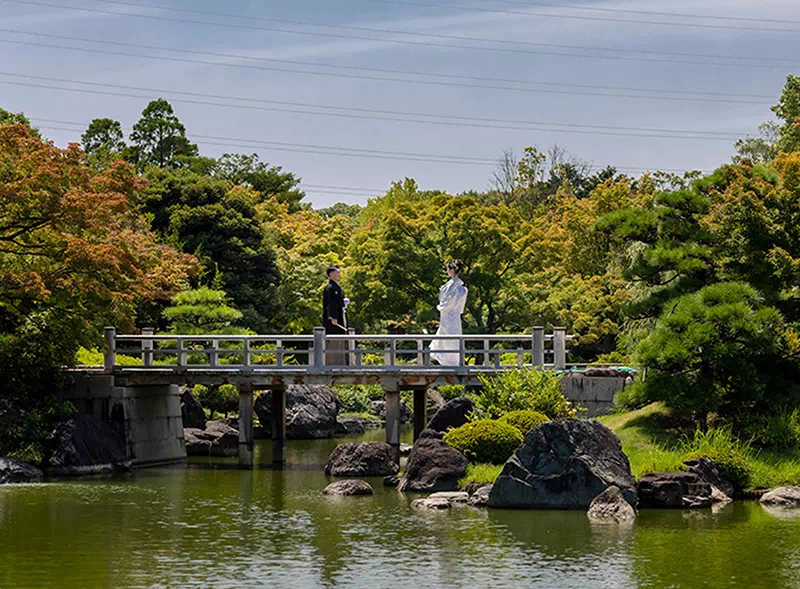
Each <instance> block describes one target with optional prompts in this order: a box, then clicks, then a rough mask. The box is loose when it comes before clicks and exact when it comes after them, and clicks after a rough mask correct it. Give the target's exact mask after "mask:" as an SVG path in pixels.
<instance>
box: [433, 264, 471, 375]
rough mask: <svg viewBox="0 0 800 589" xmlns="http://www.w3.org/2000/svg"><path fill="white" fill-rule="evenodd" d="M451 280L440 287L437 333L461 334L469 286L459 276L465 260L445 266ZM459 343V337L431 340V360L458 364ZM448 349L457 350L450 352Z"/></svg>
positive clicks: (445, 364)
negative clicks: (462, 317)
mask: <svg viewBox="0 0 800 589" xmlns="http://www.w3.org/2000/svg"><path fill="white" fill-rule="evenodd" d="M445 269H446V270H447V276H449V277H450V280H448V281H447V283H446V284H445V285H444V286H442V287H441V288H440V289H439V304H438V305H437V306H436V309H437V310H438V311H439V329H438V331H437V332H436V335H461V314H462V313H463V312H464V306H465V305H466V304H467V294H468V292H469V291H468V290H467V287H466V286H464V282H463V281H462V280H461V279H460V278H459V277H458V275H459V274H461V271H462V270H463V269H464V262H462V261H461V260H451V261H450V262H448V263H447V266H445ZM458 347H459V343H458V340H457V339H452V340H438V339H435V340H433V341H432V342H431V360H436V361H438V362H439V364H441V365H442V366H458V362H459V355H458ZM447 350H455V352H450V351H447Z"/></svg>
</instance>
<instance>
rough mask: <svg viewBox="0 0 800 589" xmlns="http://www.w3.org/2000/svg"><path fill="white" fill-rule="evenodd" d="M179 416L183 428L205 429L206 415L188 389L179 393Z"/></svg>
mask: <svg viewBox="0 0 800 589" xmlns="http://www.w3.org/2000/svg"><path fill="white" fill-rule="evenodd" d="M181 415H182V416H183V427H184V428H187V427H190V428H194V429H201V430H202V429H206V414H205V412H204V411H203V406H202V405H201V404H200V401H198V400H197V397H195V396H194V395H193V394H192V391H191V389H188V388H185V389H183V392H182V393H181Z"/></svg>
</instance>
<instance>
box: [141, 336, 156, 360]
mask: <svg viewBox="0 0 800 589" xmlns="http://www.w3.org/2000/svg"><path fill="white" fill-rule="evenodd" d="M153 333H155V332H154V331H153V328H152V327H143V328H142V335H153ZM142 364H143V365H144V366H152V365H153V340H151V339H143V340H142Z"/></svg>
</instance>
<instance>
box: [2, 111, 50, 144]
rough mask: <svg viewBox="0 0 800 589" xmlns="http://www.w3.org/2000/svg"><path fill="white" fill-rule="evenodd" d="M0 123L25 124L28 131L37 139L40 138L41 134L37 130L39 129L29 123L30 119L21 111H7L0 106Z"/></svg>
mask: <svg viewBox="0 0 800 589" xmlns="http://www.w3.org/2000/svg"><path fill="white" fill-rule="evenodd" d="M0 125H25V126H26V127H27V128H28V132H29V133H30V134H31V135H32V136H33V137H36V138H37V139H41V138H42V134H41V133H40V132H39V129H37V128H36V127H34V126H33V125H31V121H30V119H28V117H26V116H25V115H24V114H23V113H21V112H19V113H14V112H9V111H7V110H5V109H3V108H0Z"/></svg>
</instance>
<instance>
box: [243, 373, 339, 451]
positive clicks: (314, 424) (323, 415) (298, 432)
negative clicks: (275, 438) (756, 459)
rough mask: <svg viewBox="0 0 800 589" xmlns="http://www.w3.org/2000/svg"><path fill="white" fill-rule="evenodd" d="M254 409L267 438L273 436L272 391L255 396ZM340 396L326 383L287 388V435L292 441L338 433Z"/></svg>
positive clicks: (326, 436)
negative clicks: (256, 397) (337, 418)
mask: <svg viewBox="0 0 800 589" xmlns="http://www.w3.org/2000/svg"><path fill="white" fill-rule="evenodd" d="M254 411H255V413H256V415H258V420H259V421H260V422H261V427H262V428H264V433H265V435H266V436H267V437H269V436H271V435H272V392H271V391H264V392H262V393H261V394H260V395H259V396H258V399H256V402H255V406H254ZM338 413H339V397H338V396H337V395H336V392H334V390H333V389H332V388H330V387H329V386H326V385H289V386H288V387H286V437H287V438H288V439H290V440H312V439H317V438H330V437H332V436H333V434H334V433H335V432H336V416H337V414H338Z"/></svg>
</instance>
